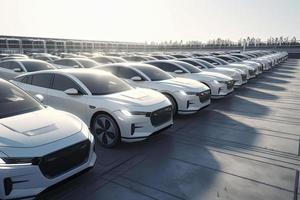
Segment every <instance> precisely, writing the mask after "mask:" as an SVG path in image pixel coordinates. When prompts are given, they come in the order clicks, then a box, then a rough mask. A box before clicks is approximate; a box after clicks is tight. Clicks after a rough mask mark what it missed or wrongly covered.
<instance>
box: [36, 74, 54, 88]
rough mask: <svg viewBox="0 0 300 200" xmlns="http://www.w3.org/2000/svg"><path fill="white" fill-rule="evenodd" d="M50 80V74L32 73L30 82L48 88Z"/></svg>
mask: <svg viewBox="0 0 300 200" xmlns="http://www.w3.org/2000/svg"><path fill="white" fill-rule="evenodd" d="M51 80H52V74H35V75H32V80H31V84H32V85H35V86H38V87H43V88H50V85H51Z"/></svg>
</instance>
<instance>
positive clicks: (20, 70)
mask: <svg viewBox="0 0 300 200" xmlns="http://www.w3.org/2000/svg"><path fill="white" fill-rule="evenodd" d="M14 72H22V69H21V68H15V69H14Z"/></svg>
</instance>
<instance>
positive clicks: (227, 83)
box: [226, 80, 235, 90]
mask: <svg viewBox="0 0 300 200" xmlns="http://www.w3.org/2000/svg"><path fill="white" fill-rule="evenodd" d="M234 82H235V81H234V80H231V81H226V85H227V89H228V90H231V89H232V88H233V87H234Z"/></svg>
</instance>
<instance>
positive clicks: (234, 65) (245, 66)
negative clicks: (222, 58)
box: [229, 63, 253, 70]
mask: <svg viewBox="0 0 300 200" xmlns="http://www.w3.org/2000/svg"><path fill="white" fill-rule="evenodd" d="M229 65H230V66H233V67H242V68H247V69H248V70H251V69H253V67H250V66H249V65H246V64H240V63H230V64H229Z"/></svg>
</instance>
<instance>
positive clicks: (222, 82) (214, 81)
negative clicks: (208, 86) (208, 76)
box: [213, 80, 226, 84]
mask: <svg viewBox="0 0 300 200" xmlns="http://www.w3.org/2000/svg"><path fill="white" fill-rule="evenodd" d="M213 83H214V84H225V83H226V81H217V80H213Z"/></svg>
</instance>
